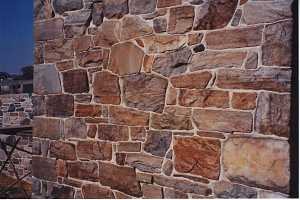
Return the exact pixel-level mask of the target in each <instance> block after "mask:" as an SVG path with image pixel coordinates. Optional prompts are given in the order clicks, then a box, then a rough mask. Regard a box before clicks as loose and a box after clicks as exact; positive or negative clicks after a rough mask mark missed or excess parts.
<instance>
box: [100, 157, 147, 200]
mask: <svg viewBox="0 0 300 200" xmlns="http://www.w3.org/2000/svg"><path fill="white" fill-rule="evenodd" d="M119 176H120V177H122V179H120V178H119ZM99 180H100V183H101V184H102V185H106V186H109V187H111V188H112V189H116V190H120V191H121V192H124V193H126V194H129V195H133V196H136V197H140V196H142V192H141V188H140V185H139V182H138V181H137V180H136V173H135V171H134V169H133V168H130V167H120V166H117V165H113V164H109V163H104V162H100V163H99Z"/></svg>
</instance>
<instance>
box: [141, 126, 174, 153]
mask: <svg viewBox="0 0 300 200" xmlns="http://www.w3.org/2000/svg"><path fill="white" fill-rule="evenodd" d="M171 140H172V134H171V133H170V132H164V131H148V132H147V138H146V141H145V143H144V151H146V152H148V153H151V154H152V155H155V156H160V157H164V156H165V154H166V152H167V150H168V149H169V147H170V144H171Z"/></svg>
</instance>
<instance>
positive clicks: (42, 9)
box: [33, 0, 54, 20]
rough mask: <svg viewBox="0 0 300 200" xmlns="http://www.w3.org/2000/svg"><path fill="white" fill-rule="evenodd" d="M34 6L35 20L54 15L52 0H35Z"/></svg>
mask: <svg viewBox="0 0 300 200" xmlns="http://www.w3.org/2000/svg"><path fill="white" fill-rule="evenodd" d="M33 8H34V19H35V20H43V19H49V18H52V17H53V16H54V13H53V10H52V7H51V1H50V0H35V1H34V2H33Z"/></svg>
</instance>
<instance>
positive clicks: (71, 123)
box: [64, 118, 87, 139]
mask: <svg viewBox="0 0 300 200" xmlns="http://www.w3.org/2000/svg"><path fill="white" fill-rule="evenodd" d="M64 136H65V137H66V138H82V139H84V138H86V136H87V126H86V124H85V121H84V119H82V118H69V119H67V120H66V121H65V127H64Z"/></svg>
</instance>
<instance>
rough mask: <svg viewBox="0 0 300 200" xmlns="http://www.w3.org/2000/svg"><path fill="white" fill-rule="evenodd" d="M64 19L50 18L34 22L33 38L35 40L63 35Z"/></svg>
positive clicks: (50, 38)
mask: <svg viewBox="0 0 300 200" xmlns="http://www.w3.org/2000/svg"><path fill="white" fill-rule="evenodd" d="M63 24H64V21H63V19H61V18H52V19H48V20H45V21H38V22H35V24H34V38H35V40H36V41H45V40H53V39H57V38H60V37H62V36H63Z"/></svg>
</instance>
